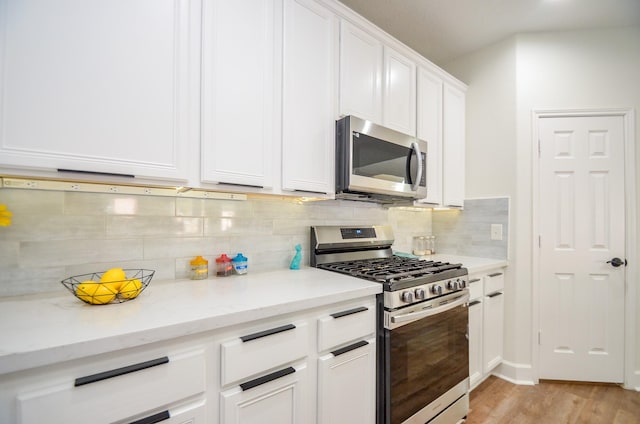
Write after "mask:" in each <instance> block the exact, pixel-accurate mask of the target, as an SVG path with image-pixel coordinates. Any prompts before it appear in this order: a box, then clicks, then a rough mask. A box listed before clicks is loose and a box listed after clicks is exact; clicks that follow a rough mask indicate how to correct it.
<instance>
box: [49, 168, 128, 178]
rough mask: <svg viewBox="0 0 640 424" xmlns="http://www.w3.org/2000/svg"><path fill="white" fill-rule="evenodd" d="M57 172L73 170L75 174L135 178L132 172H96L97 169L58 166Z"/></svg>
mask: <svg viewBox="0 0 640 424" xmlns="http://www.w3.org/2000/svg"><path fill="white" fill-rule="evenodd" d="M58 172H74V173H76V174H88V175H103V176H105V177H127V178H135V177H136V176H135V175H132V174H116V173H115V172H97V171H82V170H79V169H60V168H58Z"/></svg>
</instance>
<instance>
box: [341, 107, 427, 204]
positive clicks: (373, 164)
mask: <svg viewBox="0 0 640 424" xmlns="http://www.w3.org/2000/svg"><path fill="white" fill-rule="evenodd" d="M426 152H427V143H426V142H425V141H422V140H418V139H417V138H415V137H412V136H410V135H407V134H403V133H401V132H398V131H394V130H392V129H389V128H385V127H382V126H380V125H376V124H374V123H372V122H371V121H366V120H364V119H360V118H357V117H355V116H345V117H344V118H341V119H339V120H338V121H336V198H342V199H351V200H369V201H376V202H382V203H387V202H388V203H401V202H402V201H413V200H414V199H424V198H425V197H426V196H427V182H426V178H427V172H426V171H427V169H426V167H427V165H426V164H427V156H426V155H427V154H426Z"/></svg>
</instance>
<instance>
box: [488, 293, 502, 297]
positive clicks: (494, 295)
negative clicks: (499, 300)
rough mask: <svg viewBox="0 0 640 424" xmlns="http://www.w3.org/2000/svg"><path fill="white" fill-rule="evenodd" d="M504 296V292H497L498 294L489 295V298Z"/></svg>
mask: <svg viewBox="0 0 640 424" xmlns="http://www.w3.org/2000/svg"><path fill="white" fill-rule="evenodd" d="M501 294H502V292H497V293H491V294H490V295H489V297H496V296H500V295H501Z"/></svg>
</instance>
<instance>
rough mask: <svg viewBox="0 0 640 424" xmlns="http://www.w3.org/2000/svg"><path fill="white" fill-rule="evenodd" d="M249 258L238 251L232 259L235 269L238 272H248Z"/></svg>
mask: <svg viewBox="0 0 640 424" xmlns="http://www.w3.org/2000/svg"><path fill="white" fill-rule="evenodd" d="M247 261H248V259H247V258H246V256H244V255H243V254H242V253H238V254H237V255H236V256H235V257H234V258H233V259H232V260H231V263H232V264H233V270H234V271H235V273H236V274H246V273H247V271H248V270H249V269H248V263H247Z"/></svg>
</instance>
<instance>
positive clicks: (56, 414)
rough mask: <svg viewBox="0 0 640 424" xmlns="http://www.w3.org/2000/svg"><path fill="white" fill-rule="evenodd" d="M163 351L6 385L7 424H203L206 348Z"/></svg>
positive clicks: (54, 370)
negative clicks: (11, 404)
mask: <svg viewBox="0 0 640 424" xmlns="http://www.w3.org/2000/svg"><path fill="white" fill-rule="evenodd" d="M163 350H165V349H160V350H155V352H149V354H144V353H142V354H139V353H133V354H132V353H123V354H121V355H115V357H113V355H110V354H105V355H104V357H105V358H104V359H102V357H94V358H85V359H81V360H78V361H75V362H74V363H73V364H72V365H70V366H69V365H67V366H57V365H54V366H52V367H49V369H48V371H47V372H44V373H41V374H38V375H33V374H31V375H27V376H26V377H25V378H24V379H22V380H20V379H18V380H17V381H16V382H15V384H12V382H8V383H7V385H8V386H9V387H15V389H14V393H15V399H16V402H15V408H16V409H15V420H13V419H11V418H9V419H8V421H7V422H17V423H20V424H40V423H45V422H46V423H50V424H55V423H60V424H73V423H78V424H80V423H87V422H94V423H113V422H158V421H157V420H160V419H163V420H170V421H167V422H173V423H182V422H193V423H200V422H203V423H204V422H207V419H208V418H207V417H208V411H207V408H208V403H207V400H206V390H207V384H206V381H207V369H208V367H207V361H208V358H209V356H210V355H211V347H210V346H209V345H207V344H203V345H198V346H194V347H193V348H191V347H187V348H186V349H185V348H184V347H182V346H180V347H177V348H176V349H173V348H171V347H169V348H168V349H166V350H167V354H166V355H163ZM158 353H159V355H158ZM3 384H4V383H3ZM10 390H11V389H10ZM3 396H4V393H3ZM151 417H152V418H153V419H154V420H156V421H148V420H150V419H151ZM0 418H1V419H0V421H3V420H4V419H5V418H7V417H4V418H2V417H1V416H0ZM145 420H146V421H145ZM190 420H191V421H190ZM3 422H5V421H3Z"/></svg>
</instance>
